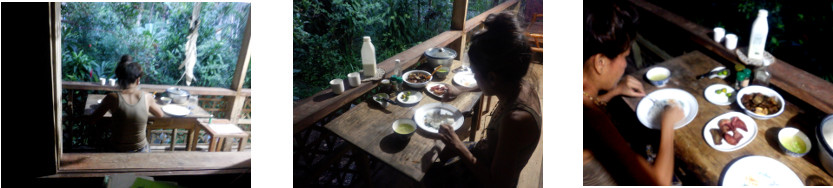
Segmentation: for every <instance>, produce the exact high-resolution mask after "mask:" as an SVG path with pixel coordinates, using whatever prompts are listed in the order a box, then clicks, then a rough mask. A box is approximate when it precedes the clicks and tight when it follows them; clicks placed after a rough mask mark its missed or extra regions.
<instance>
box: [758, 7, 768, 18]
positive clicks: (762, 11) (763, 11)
mask: <svg viewBox="0 0 833 188" xmlns="http://www.w3.org/2000/svg"><path fill="white" fill-rule="evenodd" d="M758 16H763V17H767V16H769V11H767V10H766V9H761V10H758Z"/></svg>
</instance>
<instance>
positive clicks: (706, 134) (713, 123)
mask: <svg viewBox="0 0 833 188" xmlns="http://www.w3.org/2000/svg"><path fill="white" fill-rule="evenodd" d="M733 117H738V119H740V121H742V122H743V124H745V125H746V130H747V131H744V130H742V129H740V128H738V129H737V132H738V133H740V135H742V136H743V138H741V139H740V140H738V142H737V144H735V145H731V144H729V143H726V139H725V138H721V140H720V141H721V144H716V143H714V140H713V138H712V132H711V130H712V129H720V125H719V123H720V120H723V119H730V120H731V119H732V118H733ZM733 134H734V133H733ZM757 135H758V123H756V122H755V120H753V119H752V118H750V117H749V116H747V115H745V114H743V113H740V112H727V113H725V114H721V115H719V116H717V117H714V118H712V120H710V121H709V122H708V123H706V126H705V127H703V139H705V140H706V144H708V145H709V146H711V147H712V148H714V149H715V150H717V151H722V152H730V151H735V150H739V149H741V148H743V147H744V146H746V145H748V144H749V143H751V142H752V141H753V140H755V136H757Z"/></svg>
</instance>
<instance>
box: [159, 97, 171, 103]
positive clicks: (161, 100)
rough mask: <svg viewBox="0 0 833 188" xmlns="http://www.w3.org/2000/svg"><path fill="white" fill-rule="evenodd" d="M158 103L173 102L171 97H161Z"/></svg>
mask: <svg viewBox="0 0 833 188" xmlns="http://www.w3.org/2000/svg"><path fill="white" fill-rule="evenodd" d="M157 103H159V104H161V105H168V104H171V98H170V97H160V98H159V100H158V101H157Z"/></svg>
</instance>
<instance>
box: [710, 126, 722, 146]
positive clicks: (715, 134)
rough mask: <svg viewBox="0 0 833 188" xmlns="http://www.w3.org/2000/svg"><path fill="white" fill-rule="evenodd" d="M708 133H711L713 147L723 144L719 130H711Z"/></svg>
mask: <svg viewBox="0 0 833 188" xmlns="http://www.w3.org/2000/svg"><path fill="white" fill-rule="evenodd" d="M709 131H710V132H711V133H712V140H713V141H714V145H720V144H723V137H722V136H720V129H711V130H709Z"/></svg>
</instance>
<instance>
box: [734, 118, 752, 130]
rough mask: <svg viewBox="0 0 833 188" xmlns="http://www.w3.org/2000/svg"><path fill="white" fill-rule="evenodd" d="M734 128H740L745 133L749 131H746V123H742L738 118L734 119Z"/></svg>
mask: <svg viewBox="0 0 833 188" xmlns="http://www.w3.org/2000/svg"><path fill="white" fill-rule="evenodd" d="M732 127H735V128H739V129H741V130H743V131H749V130H746V123H743V121H741V120H740V118H738V117H737V116H736V117H732Z"/></svg>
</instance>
